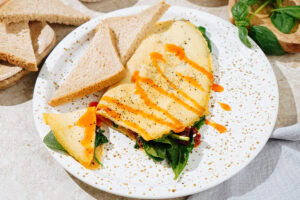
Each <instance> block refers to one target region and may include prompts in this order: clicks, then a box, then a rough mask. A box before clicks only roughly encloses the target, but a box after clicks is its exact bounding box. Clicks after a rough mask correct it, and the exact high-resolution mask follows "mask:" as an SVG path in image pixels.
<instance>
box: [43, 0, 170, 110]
mask: <svg viewBox="0 0 300 200" xmlns="http://www.w3.org/2000/svg"><path fill="white" fill-rule="evenodd" d="M168 8H169V5H168V4H166V3H165V2H163V1H162V2H160V3H158V4H156V5H153V6H151V7H149V8H147V9H145V10H143V11H142V12H140V13H137V14H135V15H129V16H122V17H112V18H107V19H105V20H102V21H101V22H100V24H99V25H98V26H97V28H96V32H95V36H94V38H93V39H92V41H91V42H90V44H89V47H88V48H87V50H86V52H85V53H84V55H83V56H82V57H81V58H80V60H79V62H78V63H77V66H76V67H75V68H74V69H73V71H72V72H71V73H70V74H69V75H68V76H67V77H66V79H65V81H64V82H63V83H62V84H61V85H60V87H59V88H58V89H57V91H55V93H54V94H53V97H52V98H51V99H50V101H49V105H51V106H58V105H61V104H64V103H68V102H71V101H73V100H75V99H77V98H80V97H83V96H85V95H88V94H91V93H94V92H97V91H100V90H102V89H103V88H106V87H108V86H111V85H113V84H115V83H117V82H118V81H120V80H121V79H122V78H123V77H124V75H125V68H124V66H126V63H127V61H128V60H129V58H130V57H131V56H132V54H133V53H134V52H135V50H136V48H137V47H138V46H139V44H140V42H141V41H142V40H143V39H144V38H145V37H146V36H147V34H149V32H151V30H152V29H153V27H154V25H155V23H156V22H157V21H158V20H159V19H160V17H161V16H162V15H163V14H164V13H165V12H166V11H167V10H168Z"/></svg>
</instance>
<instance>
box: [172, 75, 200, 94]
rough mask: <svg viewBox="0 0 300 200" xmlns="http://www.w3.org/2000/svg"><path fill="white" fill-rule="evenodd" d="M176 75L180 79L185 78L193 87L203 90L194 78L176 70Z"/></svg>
mask: <svg viewBox="0 0 300 200" xmlns="http://www.w3.org/2000/svg"><path fill="white" fill-rule="evenodd" d="M176 74H177V76H179V77H180V78H181V79H183V80H185V81H186V82H188V83H190V84H191V85H192V86H194V87H195V88H198V89H199V90H201V91H203V92H205V90H204V88H203V87H202V86H201V85H200V84H199V83H198V81H197V80H196V79H194V78H193V77H191V76H184V75H183V74H181V73H179V72H176Z"/></svg>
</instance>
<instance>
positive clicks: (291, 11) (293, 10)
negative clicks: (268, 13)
mask: <svg viewBox="0 0 300 200" xmlns="http://www.w3.org/2000/svg"><path fill="white" fill-rule="evenodd" d="M273 11H280V12H281V13H285V14H288V15H290V16H292V17H294V18H296V19H298V20H300V5H299V6H286V7H281V8H277V9H274V10H273Z"/></svg>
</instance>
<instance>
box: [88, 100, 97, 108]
mask: <svg viewBox="0 0 300 200" xmlns="http://www.w3.org/2000/svg"><path fill="white" fill-rule="evenodd" d="M97 106H98V102H97V101H93V102H91V103H90V104H89V107H97Z"/></svg>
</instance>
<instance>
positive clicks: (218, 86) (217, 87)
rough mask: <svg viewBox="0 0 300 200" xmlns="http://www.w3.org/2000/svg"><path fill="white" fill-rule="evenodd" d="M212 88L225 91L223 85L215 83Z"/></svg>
mask: <svg viewBox="0 0 300 200" xmlns="http://www.w3.org/2000/svg"><path fill="white" fill-rule="evenodd" d="M212 90H213V91H215V92H223V91H224V88H223V86H221V85H218V84H216V83H214V84H213V85H212Z"/></svg>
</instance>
